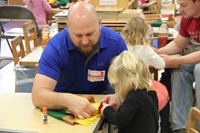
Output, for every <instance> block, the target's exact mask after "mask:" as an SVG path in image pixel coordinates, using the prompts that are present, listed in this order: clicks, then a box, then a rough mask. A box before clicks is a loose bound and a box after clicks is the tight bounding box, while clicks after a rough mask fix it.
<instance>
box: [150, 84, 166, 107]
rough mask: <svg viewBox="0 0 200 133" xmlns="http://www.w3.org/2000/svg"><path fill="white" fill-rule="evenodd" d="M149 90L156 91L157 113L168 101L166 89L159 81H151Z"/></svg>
mask: <svg viewBox="0 0 200 133" xmlns="http://www.w3.org/2000/svg"><path fill="white" fill-rule="evenodd" d="M150 90H154V91H156V94H157V97H158V111H161V110H162V109H163V108H164V107H165V105H166V104H167V103H168V101H169V94H168V90H167V88H166V87H165V86H164V85H163V84H162V83H160V82H159V81H156V80H153V81H152V87H151V89H150Z"/></svg>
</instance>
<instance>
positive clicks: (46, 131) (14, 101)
mask: <svg viewBox="0 0 200 133" xmlns="http://www.w3.org/2000/svg"><path fill="white" fill-rule="evenodd" d="M93 96H94V98H95V101H96V102H100V100H101V99H102V98H103V95H93ZM0 108H1V109H0V132H1V129H9V130H21V131H24V132H23V133H28V131H29V132H38V133H57V132H59V133H66V132H68V133H72V132H73V133H94V132H97V129H98V127H99V125H100V124H101V123H102V119H103V118H97V119H96V120H95V121H94V122H93V123H92V124H90V125H89V126H82V125H78V124H76V125H69V124H67V123H66V122H64V121H61V120H58V119H55V118H53V117H51V116H48V124H47V125H44V124H43V113H42V112H41V111H40V110H39V109H38V108H35V107H34V106H33V104H32V101H31V93H0ZM25 131H27V132H25ZM15 133H16V132H15Z"/></svg>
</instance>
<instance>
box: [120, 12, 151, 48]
mask: <svg viewBox="0 0 200 133" xmlns="http://www.w3.org/2000/svg"><path fill="white" fill-rule="evenodd" d="M148 29H149V26H148V24H147V22H146V21H145V20H144V19H143V18H142V17H139V16H132V17H130V18H129V20H128V22H127V23H126V25H125V27H124V28H123V30H122V32H121V35H122V37H123V38H124V40H125V42H126V44H127V45H129V46H133V45H136V44H141V45H149V44H148V42H147V33H148Z"/></svg>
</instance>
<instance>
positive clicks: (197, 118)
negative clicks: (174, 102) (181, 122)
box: [187, 107, 200, 133]
mask: <svg viewBox="0 0 200 133" xmlns="http://www.w3.org/2000/svg"><path fill="white" fill-rule="evenodd" d="M198 122H200V110H199V109H197V108H196V107H191V108H190V111H189V115H188V127H187V133H199V131H197V129H196V124H197V123H198Z"/></svg>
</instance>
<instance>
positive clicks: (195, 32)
mask: <svg viewBox="0 0 200 133" xmlns="http://www.w3.org/2000/svg"><path fill="white" fill-rule="evenodd" d="M179 34H180V35H181V36H183V37H191V38H193V39H194V40H195V41H197V42H199V43H200V17H199V18H189V19H186V18H184V17H182V19H181V24H180V30H179Z"/></svg>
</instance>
